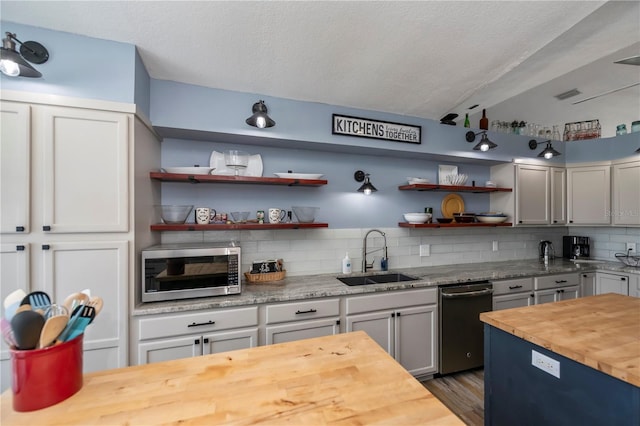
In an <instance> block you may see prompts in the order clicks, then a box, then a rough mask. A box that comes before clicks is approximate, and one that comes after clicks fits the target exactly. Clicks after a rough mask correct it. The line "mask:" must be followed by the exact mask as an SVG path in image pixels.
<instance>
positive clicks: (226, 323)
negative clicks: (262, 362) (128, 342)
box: [138, 306, 258, 340]
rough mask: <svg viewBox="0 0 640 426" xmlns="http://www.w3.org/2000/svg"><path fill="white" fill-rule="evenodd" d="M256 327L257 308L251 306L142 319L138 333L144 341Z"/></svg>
mask: <svg viewBox="0 0 640 426" xmlns="http://www.w3.org/2000/svg"><path fill="white" fill-rule="evenodd" d="M257 325H258V307H257V306H253V307H250V308H241V309H227V310H218V309H216V310H211V311H205V312H196V313H191V314H179V315H163V316H158V317H155V318H144V319H141V320H140V323H139V330H138V332H139V336H140V340H145V339H155V338H158V337H168V336H180V335H184V334H197V333H206V332H211V331H217V330H227V329H230V328H241V327H251V326H257Z"/></svg>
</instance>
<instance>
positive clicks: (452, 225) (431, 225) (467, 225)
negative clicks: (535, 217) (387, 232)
mask: <svg viewBox="0 0 640 426" xmlns="http://www.w3.org/2000/svg"><path fill="white" fill-rule="evenodd" d="M398 226H399V227H400V228H482V227H485V228H486V227H495V226H513V224H512V223H509V222H502V223H455V222H452V223H409V222H400V223H398Z"/></svg>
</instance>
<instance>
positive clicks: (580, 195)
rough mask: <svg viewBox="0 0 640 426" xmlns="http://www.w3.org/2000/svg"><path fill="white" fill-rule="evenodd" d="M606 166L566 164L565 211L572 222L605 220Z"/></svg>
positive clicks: (608, 194) (607, 207)
mask: <svg viewBox="0 0 640 426" xmlns="http://www.w3.org/2000/svg"><path fill="white" fill-rule="evenodd" d="M610 186H611V176H610V167H609V166H589V167H569V168H567V212H568V221H569V223H570V224H573V225H604V224H609V223H610V222H611V220H610V217H609V216H610V213H611V212H610V209H611V199H610V198H611V187H610Z"/></svg>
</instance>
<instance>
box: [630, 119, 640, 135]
mask: <svg viewBox="0 0 640 426" xmlns="http://www.w3.org/2000/svg"><path fill="white" fill-rule="evenodd" d="M635 132H640V121H634V122H633V123H631V133H635Z"/></svg>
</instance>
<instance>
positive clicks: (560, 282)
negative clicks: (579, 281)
mask: <svg viewBox="0 0 640 426" xmlns="http://www.w3.org/2000/svg"><path fill="white" fill-rule="evenodd" d="M566 282H567V280H556V284H562V283H566Z"/></svg>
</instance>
